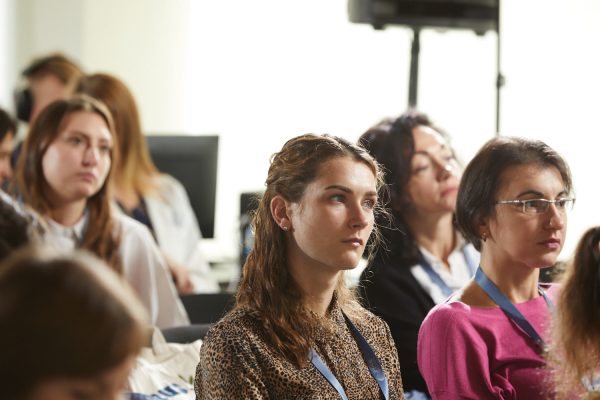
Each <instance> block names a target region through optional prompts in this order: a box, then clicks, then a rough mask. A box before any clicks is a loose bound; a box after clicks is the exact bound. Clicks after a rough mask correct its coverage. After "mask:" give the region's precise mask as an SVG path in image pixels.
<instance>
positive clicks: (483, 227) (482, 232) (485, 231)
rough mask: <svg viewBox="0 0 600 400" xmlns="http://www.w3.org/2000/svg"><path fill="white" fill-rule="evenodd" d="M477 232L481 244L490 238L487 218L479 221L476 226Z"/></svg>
mask: <svg viewBox="0 0 600 400" xmlns="http://www.w3.org/2000/svg"><path fill="white" fill-rule="evenodd" d="M477 232H478V233H479V237H480V238H481V240H482V241H483V242H485V241H486V240H487V239H488V238H489V237H490V236H491V233H490V226H489V224H488V220H487V218H480V219H479V223H478V224H477Z"/></svg>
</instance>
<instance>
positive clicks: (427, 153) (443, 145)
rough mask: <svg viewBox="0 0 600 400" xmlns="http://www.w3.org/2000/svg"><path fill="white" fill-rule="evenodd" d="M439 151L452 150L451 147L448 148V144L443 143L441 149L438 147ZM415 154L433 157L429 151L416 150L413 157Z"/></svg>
mask: <svg viewBox="0 0 600 400" xmlns="http://www.w3.org/2000/svg"><path fill="white" fill-rule="evenodd" d="M438 150H451V149H450V146H448V144H444V143H441V144H440V147H438ZM414 154H423V155H426V156H429V157H431V153H430V152H428V151H427V150H415V152H414V153H413V155H414Z"/></svg>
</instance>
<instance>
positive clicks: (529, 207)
mask: <svg viewBox="0 0 600 400" xmlns="http://www.w3.org/2000/svg"><path fill="white" fill-rule="evenodd" d="M549 204H550V203H549V202H547V201H544V200H537V199H536V200H525V201H523V212H524V213H525V214H532V215H533V214H542V213H544V212H545V211H546V210H547V209H548V205H549Z"/></svg>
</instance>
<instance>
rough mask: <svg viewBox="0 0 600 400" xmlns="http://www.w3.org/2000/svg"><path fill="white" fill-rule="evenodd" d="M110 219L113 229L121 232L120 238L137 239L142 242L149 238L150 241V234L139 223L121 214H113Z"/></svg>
mask: <svg viewBox="0 0 600 400" xmlns="http://www.w3.org/2000/svg"><path fill="white" fill-rule="evenodd" d="M112 217H113V221H114V223H115V227H116V228H117V229H119V230H120V231H121V235H122V237H138V238H140V239H144V240H145V239H147V238H148V237H150V239H152V234H151V233H150V231H149V230H148V228H147V227H146V226H145V225H144V224H142V223H141V222H139V221H136V220H135V219H133V218H131V217H129V216H127V215H125V214H123V213H122V212H113V214H112ZM152 240H154V239H152Z"/></svg>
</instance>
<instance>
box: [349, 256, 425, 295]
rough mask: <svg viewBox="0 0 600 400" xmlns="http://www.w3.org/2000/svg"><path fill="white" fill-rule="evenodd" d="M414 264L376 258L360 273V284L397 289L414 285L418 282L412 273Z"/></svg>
mask: <svg viewBox="0 0 600 400" xmlns="http://www.w3.org/2000/svg"><path fill="white" fill-rule="evenodd" d="M411 267H412V265H403V264H400V263H396V262H395V261H394V260H384V259H381V258H378V259H375V260H374V261H373V262H372V263H370V264H369V265H368V266H367V268H365V270H364V271H363V272H362V274H361V275H360V284H361V285H362V286H364V287H366V288H369V287H373V288H377V289H379V288H388V289H392V288H393V289H396V288H401V287H403V286H407V287H412V286H414V285H415V284H416V283H417V282H416V280H415V279H414V276H413V275H412V273H411V271H410V268H411Z"/></svg>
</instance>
